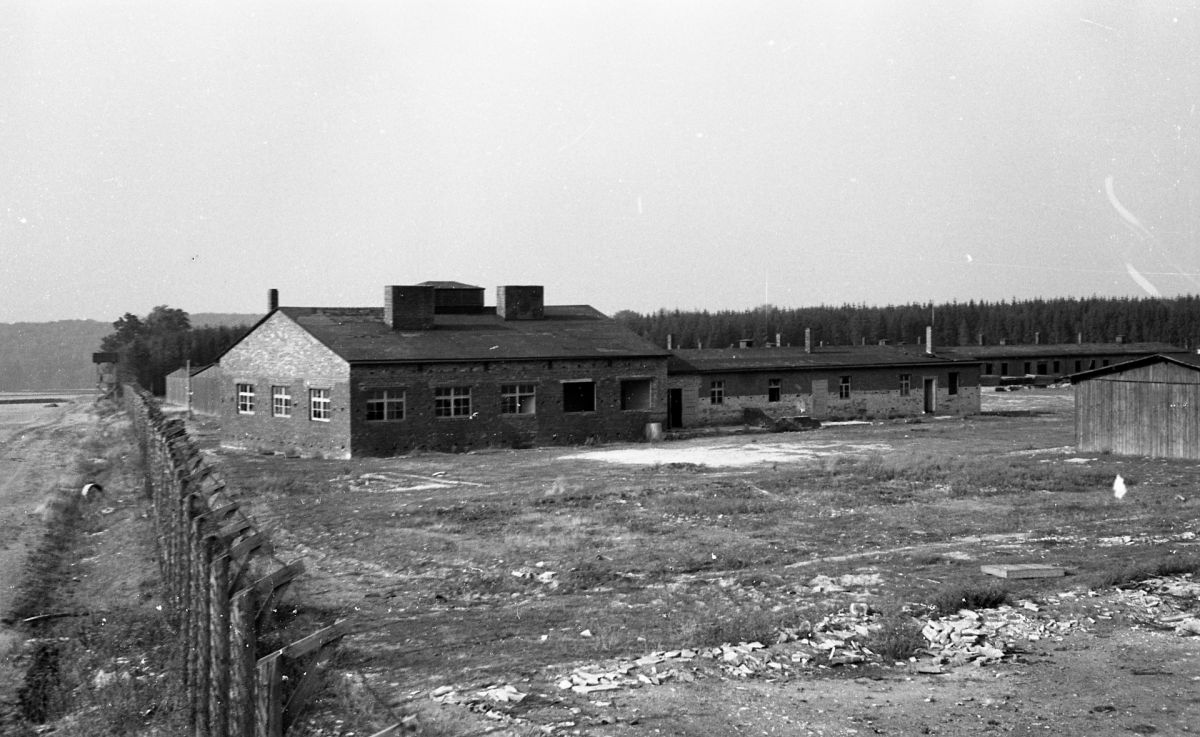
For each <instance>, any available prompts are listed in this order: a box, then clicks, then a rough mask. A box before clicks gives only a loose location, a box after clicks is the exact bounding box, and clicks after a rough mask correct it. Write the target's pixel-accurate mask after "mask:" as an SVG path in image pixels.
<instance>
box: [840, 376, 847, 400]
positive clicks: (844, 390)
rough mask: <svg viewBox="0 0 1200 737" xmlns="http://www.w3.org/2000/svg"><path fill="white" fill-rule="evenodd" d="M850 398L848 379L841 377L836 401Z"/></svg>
mask: <svg viewBox="0 0 1200 737" xmlns="http://www.w3.org/2000/svg"><path fill="white" fill-rule="evenodd" d="M849 398H850V377H849V376H843V377H841V379H840V380H839V381H838V399H849Z"/></svg>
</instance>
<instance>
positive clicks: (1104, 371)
mask: <svg viewBox="0 0 1200 737" xmlns="http://www.w3.org/2000/svg"><path fill="white" fill-rule="evenodd" d="M1155 363H1173V364H1175V365H1176V366H1183V367H1184V368H1189V369H1192V370H1193V371H1200V356H1198V355H1196V354H1194V353H1193V354H1188V355H1187V356H1186V357H1176V356H1165V355H1163V354H1161V353H1160V354H1156V355H1153V356H1142V357H1141V358H1135V359H1133V360H1131V361H1123V362H1121V363H1114V364H1112V365H1110V366H1102V367H1100V368H1097V369H1091V370H1090V371H1080V372H1079V373H1077V374H1071V375H1070V376H1068V377H1067V378H1069V379H1070V380H1071V383H1072V384H1078V383H1079V382H1081V381H1087V380H1088V379H1097V378H1099V377H1101V376H1108V375H1109V374H1119V373H1122V372H1125V371H1129V370H1131V369H1136V368H1141V367H1143V366H1150V365H1152V364H1155Z"/></svg>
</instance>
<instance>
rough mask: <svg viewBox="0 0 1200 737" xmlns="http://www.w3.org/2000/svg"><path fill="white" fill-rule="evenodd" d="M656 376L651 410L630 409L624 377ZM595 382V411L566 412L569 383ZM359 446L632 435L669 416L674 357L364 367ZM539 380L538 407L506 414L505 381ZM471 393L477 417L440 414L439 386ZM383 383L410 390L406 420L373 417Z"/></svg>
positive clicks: (466, 445) (357, 380)
mask: <svg viewBox="0 0 1200 737" xmlns="http://www.w3.org/2000/svg"><path fill="white" fill-rule="evenodd" d="M641 379H649V380H650V382H651V387H652V395H651V403H650V409H622V408H621V382H622V380H641ZM574 380H590V381H593V382H594V383H595V410H594V411H591V412H566V411H564V408H563V382H564V381H574ZM351 384H352V386H353V393H352V396H351V401H352V402H353V407H354V410H353V412H354V417H353V427H354V430H353V437H352V440H351V447H352V450H353V452H354V454H355V455H394V454H396V453H404V452H407V451H410V450H414V449H433V450H447V451H464V450H470V449H472V448H480V447H528V446H532V445H558V444H567V445H569V444H578V443H587V442H609V441H632V440H639V439H641V438H642V437H644V433H645V427H646V424H647V423H651V422H659V423H661V422H665V419H666V361H665V360H664V359H651V360H618V359H612V360H607V359H596V360H577V361H546V360H528V361H505V362H486V363H484V362H471V363H453V364H425V365H421V366H403V365H399V366H391V367H370V368H368V367H356V368H355V369H354V371H353V377H352V379H351ZM506 384H532V385H534V387H535V391H536V412H535V413H533V414H528V415H521V414H502V413H501V387H502V386H504V385H506ZM438 387H458V388H465V389H468V390H469V391H470V398H471V415H470V416H468V417H437V416H435V410H434V408H435V396H434V395H435V390H436V389H437V388H438ZM376 389H394V390H400V391H403V392H404V396H405V417H404V419H403V420H393V421H367V419H366V412H367V403H366V399H367V395H368V394H369V393H370V392H372V391H374V390H376Z"/></svg>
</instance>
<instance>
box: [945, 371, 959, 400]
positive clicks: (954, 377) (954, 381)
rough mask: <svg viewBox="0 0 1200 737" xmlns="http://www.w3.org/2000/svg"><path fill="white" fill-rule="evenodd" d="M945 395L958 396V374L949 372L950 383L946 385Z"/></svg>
mask: <svg viewBox="0 0 1200 737" xmlns="http://www.w3.org/2000/svg"><path fill="white" fill-rule="evenodd" d="M946 393H947V394H958V372H957V371H951V372H950V381H949V382H948V383H947V385H946Z"/></svg>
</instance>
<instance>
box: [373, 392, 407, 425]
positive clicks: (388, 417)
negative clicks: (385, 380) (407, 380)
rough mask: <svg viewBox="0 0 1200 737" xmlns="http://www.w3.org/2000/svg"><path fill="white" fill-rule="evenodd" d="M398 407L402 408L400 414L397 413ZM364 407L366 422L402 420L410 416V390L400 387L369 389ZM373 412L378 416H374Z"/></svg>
mask: <svg viewBox="0 0 1200 737" xmlns="http://www.w3.org/2000/svg"><path fill="white" fill-rule="evenodd" d="M380 395H382V396H380ZM396 407H399V408H400V411H399V414H398V415H396V414H395V409H396ZM377 408H378V411H377V412H376V409H377ZM363 409H364V415H363V417H364V421H365V422H400V421H402V420H404V419H406V418H407V417H408V392H407V391H406V390H405V389H401V388H399V387H379V388H375V389H368V390H367V391H366V394H365V397H364V399H363ZM372 414H378V416H377V417H373V416H372Z"/></svg>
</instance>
